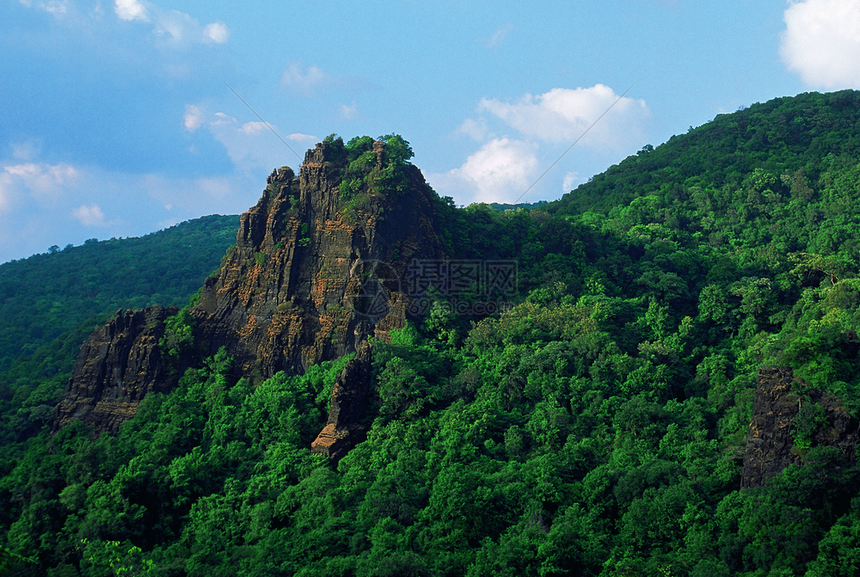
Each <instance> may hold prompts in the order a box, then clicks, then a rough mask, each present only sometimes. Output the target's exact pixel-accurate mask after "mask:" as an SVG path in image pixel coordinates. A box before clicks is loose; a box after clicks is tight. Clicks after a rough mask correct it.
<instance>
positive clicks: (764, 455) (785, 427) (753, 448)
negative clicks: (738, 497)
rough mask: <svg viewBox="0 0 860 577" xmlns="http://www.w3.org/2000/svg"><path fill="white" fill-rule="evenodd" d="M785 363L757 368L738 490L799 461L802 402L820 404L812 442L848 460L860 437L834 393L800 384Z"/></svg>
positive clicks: (799, 463)
mask: <svg viewBox="0 0 860 577" xmlns="http://www.w3.org/2000/svg"><path fill="white" fill-rule="evenodd" d="M802 384H803V383H801V382H800V381H798V380H797V379H796V378H795V377H794V373H793V372H792V370H791V368H789V367H766V368H762V369H760V370H759V374H758V385H757V387H756V394H755V401H754V403H753V418H752V421H751V422H750V425H749V434H748V436H747V446H746V452H745V454H744V467H743V471H742V473H741V488H742V489H749V488H752V487H758V486H761V485H764V484H766V483H767V481H768V479H770V478H771V477H773V476H775V475H777V474H778V473H779V472H780V471H782V470H783V469H785V468H786V467H788V466H789V465H792V464H794V465H803V455H804V451H803V450H798V448H797V447H796V446H795V438H796V433H797V426H798V424H799V423H798V414H799V413H800V410H801V408H802V407H803V403H814V404H816V405H818V406H820V407H821V410H820V411H819V412H820V413H822V414H823V420H824V423H825V424H823V425H822V426H818V427H817V428H816V430H815V432H814V433H813V434H812V436H811V438H810V441H811V446H831V447H837V448H839V449H840V450H841V451H842V453H843V454H844V455H845V456H846V457H847V458H848V460H849V462H851V463H852V464H853V463H854V462H855V461H856V455H855V451H854V449H855V447H856V446H857V443H858V440H860V433H859V432H858V422H857V420H856V419H854V418H853V417H851V415H850V414H849V413H848V411H847V410H845V407H843V406H842V404H841V403H840V402H839V399H837V398H836V397H835V396H834V395H832V394H830V393H826V392H823V391H819V390H808V389H807V390H806V391H805V393H804V395H800V394H799V393H798V392H797V391H796V389H799V388H801V387H802Z"/></svg>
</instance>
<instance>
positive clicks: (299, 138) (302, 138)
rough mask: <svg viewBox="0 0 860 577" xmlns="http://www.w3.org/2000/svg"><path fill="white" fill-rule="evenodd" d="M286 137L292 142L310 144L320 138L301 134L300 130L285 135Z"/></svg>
mask: <svg viewBox="0 0 860 577" xmlns="http://www.w3.org/2000/svg"><path fill="white" fill-rule="evenodd" d="M287 139H288V140H292V141H293V142H308V143H311V144H313V143H315V142H319V141H320V140H322V139H321V138H317V137H316V136H313V135H311V134H302V133H301V132H294V133H292V134H290V135H289V136H287Z"/></svg>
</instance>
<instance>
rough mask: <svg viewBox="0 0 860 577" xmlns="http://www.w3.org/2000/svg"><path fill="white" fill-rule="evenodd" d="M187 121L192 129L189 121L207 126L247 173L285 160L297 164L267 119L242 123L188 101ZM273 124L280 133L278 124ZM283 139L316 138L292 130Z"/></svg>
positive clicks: (302, 140)
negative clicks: (270, 129)
mask: <svg viewBox="0 0 860 577" xmlns="http://www.w3.org/2000/svg"><path fill="white" fill-rule="evenodd" d="M184 123H185V127H186V128H187V129H189V130H191V128H189V124H190V125H191V126H193V127H194V130H196V129H198V128H200V127H203V128H206V129H207V130H208V131H209V132H210V133H211V134H212V136H213V137H214V138H215V140H217V141H218V142H220V143H221V144H222V145H223V146H224V148H225V149H226V150H227V155H228V156H229V157H230V160H231V161H232V162H233V165H234V166H235V167H236V168H237V169H238V170H239V171H240V172H242V173H244V174H248V173H253V172H259V171H260V170H264V171H265V170H270V169H271V168H272V167H273V166H283V165H284V164H285V162H286V163H289V162H292V163H293V164H296V162H294V161H293V160H289V159H290V158H292V159H295V157H294V156H293V153H292V152H290V151H289V150H288V149H287V148H286V147H285V146H284V145H283V143H280V142H278V141H277V137H276V136H275V135H274V134H272V133H271V132H270V131H269V126H267V125H266V123H265V122H258V121H249V122H245V123H240V122H239V121H238V120H236V119H235V118H233V117H232V116H230V115H228V114H224V113H223V112H216V113H215V114H212V115H207V114H206V112H205V111H204V110H203V109H202V108H201V107H199V106H196V105H186V114H185V117H184ZM270 126H272V129H273V130H274V131H275V132H276V133H278V134H280V132H279V131H278V128H277V126H274V125H270ZM284 139H285V140H293V141H295V142H307V141H309V140H312V141H314V142H316V141H317V139H316V138H315V137H313V136H310V135H307V134H301V133H295V134H291V135H289V136H286V137H284ZM296 152H297V153H300V152H301V151H300V150H299V151H296ZM296 160H298V159H296Z"/></svg>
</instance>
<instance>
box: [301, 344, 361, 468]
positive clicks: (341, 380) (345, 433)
mask: <svg viewBox="0 0 860 577" xmlns="http://www.w3.org/2000/svg"><path fill="white" fill-rule="evenodd" d="M370 357H371V347H370V343H369V342H367V341H364V342H363V343H362V344H361V346H360V347H359V349H358V353H357V354H356V355H355V357H354V358H353V359H352V360H350V361H349V362H348V363H347V364H346V366H345V367H344V369H343V372H342V373H341V374H340V376H339V377H338V378H337V380H336V381H335V383H334V389H333V390H332V394H331V406H330V408H329V413H328V422H327V423H326V426H325V428H323V430H322V431H320V433H319V435H318V436H317V438H316V440H315V441H314V442H313V443H311V451H312V452H314V453H317V454H320V455H325V456H326V457H328V458H329V459H330V460H332V461H338V460H340V458H341V457H343V456H344V455H346V453H348V452H349V450H350V449H352V448H353V447H354V446H355V445H357V444H358V443H360V442H361V441H363V440H364V438H365V435H366V427H365V424H364V423H363V422H362V420H363V418H364V416H365V413H366V409H367V407H368V404H369V397H370V393H371V386H370V385H371V383H370V380H371V365H370Z"/></svg>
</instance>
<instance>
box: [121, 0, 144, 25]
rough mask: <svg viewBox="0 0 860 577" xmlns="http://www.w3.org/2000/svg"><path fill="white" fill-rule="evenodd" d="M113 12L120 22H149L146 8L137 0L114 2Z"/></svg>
mask: <svg viewBox="0 0 860 577" xmlns="http://www.w3.org/2000/svg"><path fill="white" fill-rule="evenodd" d="M114 11H115V12H116V15H117V16H119V18H120V20H142V21H144V22H148V21H149V16H148V15H147V13H146V12H147V11H146V7H145V6H144V5H143V4H141V3H140V2H139V1H138V0H116V5H115V6H114Z"/></svg>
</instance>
